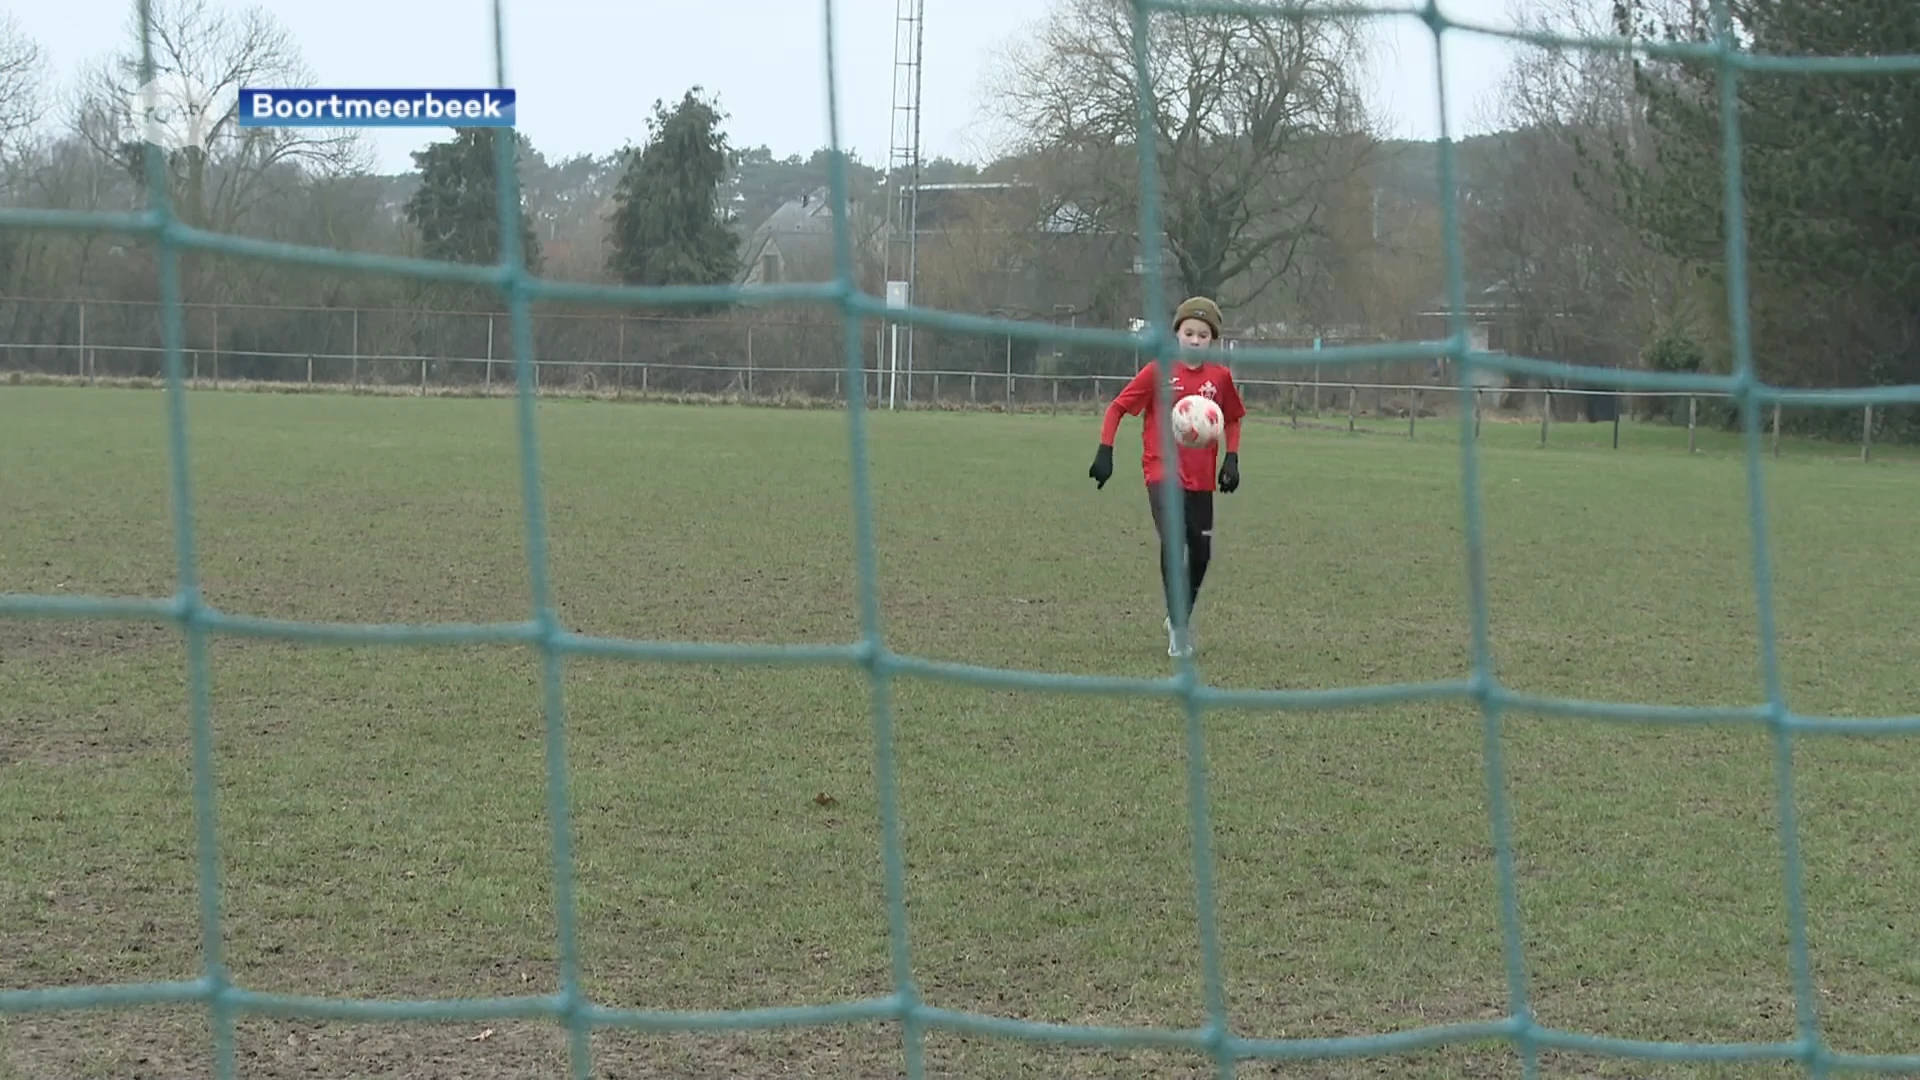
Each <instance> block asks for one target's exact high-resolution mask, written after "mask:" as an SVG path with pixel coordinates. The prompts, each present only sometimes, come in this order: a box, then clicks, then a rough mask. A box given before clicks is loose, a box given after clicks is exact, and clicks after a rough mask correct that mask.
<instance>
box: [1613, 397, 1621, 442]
mask: <svg viewBox="0 0 1920 1080" xmlns="http://www.w3.org/2000/svg"><path fill="white" fill-rule="evenodd" d="M1613 448H1614V449H1615V450H1618V449H1620V399H1619V398H1617V397H1616V398H1615V399H1614V406H1613Z"/></svg>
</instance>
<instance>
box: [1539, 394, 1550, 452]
mask: <svg viewBox="0 0 1920 1080" xmlns="http://www.w3.org/2000/svg"><path fill="white" fill-rule="evenodd" d="M1540 396H1541V404H1540V445H1541V446H1545V445H1547V421H1548V420H1549V419H1551V418H1552V416H1553V391H1552V390H1551V389H1549V390H1544V391H1542V392H1541V395H1540Z"/></svg>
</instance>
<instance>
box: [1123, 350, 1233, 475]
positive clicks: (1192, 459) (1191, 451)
mask: <svg viewBox="0 0 1920 1080" xmlns="http://www.w3.org/2000/svg"><path fill="white" fill-rule="evenodd" d="M1163 391H1164V392H1163ZM1188 394H1199V395H1201V396H1202V397H1208V398H1212V399H1213V401H1214V403H1215V404H1216V405H1219V406H1220V416H1221V418H1222V419H1223V420H1224V421H1225V422H1226V423H1225V428H1224V431H1223V432H1222V434H1221V442H1223V443H1225V444H1226V449H1227V450H1228V452H1230V453H1239V452H1240V418H1241V417H1243V416H1245V415H1247V407H1246V405H1245V404H1244V403H1242V402H1241V400H1240V389H1239V387H1236V386H1235V385H1234V384H1233V372H1232V371H1231V370H1229V369H1228V368H1227V366H1226V365H1225V364H1216V363H1214V362H1212V361H1211V360H1209V361H1207V362H1206V363H1203V364H1201V365H1200V366H1198V367H1188V366H1187V365H1186V364H1184V363H1175V364H1174V365H1173V370H1172V373H1171V374H1170V375H1169V376H1168V377H1167V378H1166V379H1165V380H1164V382H1163V380H1162V379H1161V378H1160V365H1159V363H1158V362H1149V363H1148V364H1147V366H1146V367H1144V368H1141V369H1140V372H1139V373H1138V374H1136V375H1135V376H1134V377H1133V379H1132V380H1131V381H1129V382H1128V383H1127V385H1126V386H1125V387H1123V388H1121V390H1120V393H1118V394H1116V395H1115V396H1114V399H1113V403H1112V404H1110V405H1108V406H1107V415H1106V419H1105V421H1104V422H1103V423H1102V424H1101V427H1100V443H1101V445H1103V446H1112V445H1113V440H1114V437H1115V436H1116V435H1118V434H1119V433H1120V420H1121V418H1122V417H1127V416H1139V415H1140V414H1141V413H1143V412H1144V413H1147V416H1146V418H1145V419H1144V420H1143V421H1141V432H1140V473H1141V476H1142V477H1143V478H1144V479H1145V480H1146V482H1147V483H1148V484H1149V485H1151V484H1157V483H1159V482H1160V480H1161V478H1162V477H1163V476H1165V474H1166V466H1165V463H1164V462H1163V461H1162V460H1161V454H1160V413H1161V411H1162V410H1165V409H1169V408H1172V407H1173V403H1174V402H1176V401H1179V400H1180V399H1181V398H1183V397H1186V396H1187V395H1188ZM1149 409H1151V410H1152V411H1151V412H1149V411H1148V410H1149ZM1174 449H1175V450H1177V451H1178V455H1177V456H1178V459H1179V470H1180V486H1181V487H1183V488H1185V489H1187V490H1188V491H1212V490H1214V488H1215V487H1216V486H1217V479H1218V476H1219V460H1220V455H1219V449H1220V448H1219V447H1218V446H1204V447H1185V446H1176V447H1175V448H1174Z"/></svg>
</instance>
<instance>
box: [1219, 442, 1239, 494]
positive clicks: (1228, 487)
mask: <svg viewBox="0 0 1920 1080" xmlns="http://www.w3.org/2000/svg"><path fill="white" fill-rule="evenodd" d="M1239 486H1240V455H1239V453H1237V452H1235V451H1233V450H1229V451H1227V457H1226V460H1224V461H1222V462H1221V463H1220V492H1221V494H1223V495H1231V494H1233V490H1234V489H1235V488H1237V487H1239Z"/></svg>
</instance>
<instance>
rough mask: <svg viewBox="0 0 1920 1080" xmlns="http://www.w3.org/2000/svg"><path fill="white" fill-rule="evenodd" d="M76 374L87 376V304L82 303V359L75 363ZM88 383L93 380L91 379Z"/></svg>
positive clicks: (83, 301)
mask: <svg viewBox="0 0 1920 1080" xmlns="http://www.w3.org/2000/svg"><path fill="white" fill-rule="evenodd" d="M74 374H76V375H85V374H87V302H86V301H85V300H82V301H80V358H79V359H78V360H75V361H74ZM87 382H89V383H91V382H93V380H92V379H91V378H89V379H88V380H87Z"/></svg>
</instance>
